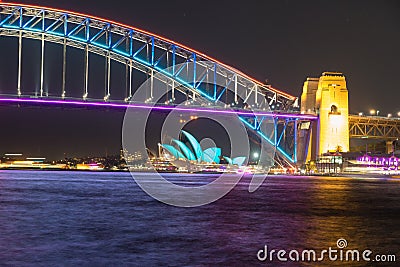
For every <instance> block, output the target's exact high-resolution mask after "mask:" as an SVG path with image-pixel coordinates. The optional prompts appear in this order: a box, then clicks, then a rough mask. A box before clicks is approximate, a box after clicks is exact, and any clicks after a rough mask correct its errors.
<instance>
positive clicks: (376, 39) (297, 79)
mask: <svg viewBox="0 0 400 267" xmlns="http://www.w3.org/2000/svg"><path fill="white" fill-rule="evenodd" d="M19 2H21V3H30V4H36V5H46V6H52V7H59V8H63V9H69V10H75V11H79V12H83V13H88V14H93V15H96V16H100V17H105V18H109V19H113V20H116V21H120V22H123V23H126V24H129V25H132V26H135V27H137V28H141V29H145V30H148V31H150V32H154V33H157V34H159V35H162V36H165V37H167V38H169V39H172V40H174V41H177V42H180V43H182V44H185V45H188V46H190V47H192V48H194V49H197V50H199V51H202V52H204V53H205V54H208V55H210V56H212V57H214V58H217V59H218V60H220V61H222V62H225V63H227V64H229V65H232V66H234V67H236V68H238V69H240V70H242V71H243V72H245V73H247V74H249V75H250V76H253V77H255V78H256V79H258V80H261V81H264V80H265V79H268V80H269V82H270V83H272V85H274V86H275V87H277V88H280V89H281V90H283V91H286V92H288V93H291V94H293V95H297V96H298V95H300V94H301V88H302V84H303V81H304V80H305V78H306V77H308V76H319V75H320V74H321V73H322V72H323V71H340V72H344V73H345V75H346V77H347V82H348V89H349V92H350V105H351V112H353V113H356V112H360V111H368V110H369V109H371V108H375V109H379V110H380V111H381V112H382V113H381V114H387V113H397V112H398V111H400V105H399V98H400V90H399V89H400V88H399V82H398V76H399V74H398V73H399V71H400V49H399V48H400V16H399V14H400V3H399V2H398V1H385V0H376V1H362V0H360V1H351V0H343V1H341V0H336V1H326V0H315V1H314V0H313V1H311V0H304V1H295V0H293V1H291V0H286V1H284V0H279V1H267V0H265V1H255V0H249V1H224V0H221V1H215V0H214V1H209V0H203V1H189V0H186V1H174V0H170V1H164V0H152V1H120V0H114V1H100V0H85V1H82V0H80V1H79V0H68V1H22V0H21V1H19ZM0 46H1V43H0ZM0 48H1V47H0ZM2 76H3V77H1V76H0V82H2V83H4V76H6V74H5V73H4V71H3V75H2ZM27 110H29V111H31V112H23V111H21V108H19V109H18V108H14V109H13V108H11V109H10V108H1V110H0V112H2V114H4V115H6V116H7V117H8V118H5V121H6V122H7V123H6V128H9V131H6V132H9V134H8V135H7V134H5V133H4V130H3V133H1V136H0V137H2V139H3V140H4V139H5V138H6V139H12V136H13V135H14V134H13V133H15V132H14V131H19V132H21V129H20V128H18V127H20V126H17V124H21V123H25V122H26V121H32V117H29V116H33V114H34V113H35V112H36V113H37V114H36V113H35V115H37V117H40V118H41V120H43V121H42V122H41V123H42V124H41V126H42V127H44V128H45V129H46V133H47V132H50V133H48V135H52V132H51V131H55V130H54V128H58V129H59V130H57V131H55V132H54V135H59V136H60V138H61V139H63V140H64V139H65V141H66V140H68V138H67V137H68V136H67V135H63V130H62V128H63V125H62V124H60V125H56V126H55V127H50V128H46V125H48V124H49V121H52V123H53V122H54V117H53V116H54V113H53V115H51V116H52V117H51V118H50V117H46V114H48V113H49V112H50V111H49V110H46V111H40V110H37V109H33V110H31V109H27ZM57 112H58V113H57ZM26 113H29V114H28V115H26ZM42 113H43V114H42ZM55 113H57V116H58V118H60V119H61V120H63V121H69V124H70V125H69V129H71V128H82V127H83V126H84V125H85V124H84V123H83V122H84V121H87V120H90V121H92V122H93V123H94V124H96V123H98V124H101V127H100V128H98V129H97V130H92V131H93V132H91V131H90V130H83V131H84V135H85V136H86V137H85V139H90V138H94V140H93V139H90V140H92V143H91V144H87V143H85V144H87V148H82V149H80V148H79V147H82V144H83V143H82V144H80V143H79V142H75V141H74V142H73V144H74V145H71V144H70V145H69V146H68V147H64V146H65V145H64V146H63V145H62V144H58V145H57V146H61V147H62V148H60V150H59V151H58V152H57V153H55V152H54V151H55V150H54V146H53V148H50V147H48V145H44V144H42V143H41V142H43V140H41V139H40V136H43V135H44V133H43V132H42V133H41V132H40V131H39V130H38V129H37V128H35V126H32V125H31V126H26V127H27V129H28V130H27V131H30V132H35V133H33V135H32V136H33V139H37V140H38V141H37V143H36V144H35V145H34V146H33V145H29V143H31V142H28V141H26V142H27V144H26V146H25V147H18V145H16V144H15V145H14V143H13V142H14V141H13V142H11V141H10V142H4V144H0V153H3V152H6V151H5V150H7V149H13V150H19V151H22V150H24V149H26V150H27V151H31V153H37V152H38V151H40V153H41V154H46V153H50V151H51V153H52V155H53V154H54V155H57V156H59V155H62V153H64V152H61V150H68V149H69V150H68V153H77V151H80V153H87V154H90V152H92V153H98V152H99V151H105V150H106V148H107V150H111V151H116V150H118V142H119V134H116V133H115V132H118V127H120V124H121V121H118V120H121V118H122V115H121V113H120V112H114V113H113V112H112V111H107V112H104V111H101V112H100V111H99V112H94V111H90V112H87V114H86V115H81V112H80V111H76V110H75V111H70V112H60V111H56V112H55ZM10 114H11V115H10ZM13 114H17V115H13ZM78 114H79V115H78ZM9 115H10V116H9ZM85 116H86V117H85ZM3 117H4V116H3ZM11 118H12V119H11ZM48 118H50V119H48ZM71 118H74V119H72V120H71ZM79 118H81V121H79ZM74 122H76V125H72V124H73V123H74ZM96 125H97V124H96ZM2 128H3V127H2ZM91 128H92V129H96V127H94V126H93V127H91ZM114 128H115V129H114ZM29 129H31V130H29ZM32 129H33V130H32ZM52 129H53V130H52ZM99 129H102V130H99ZM110 129H113V130H112V131H111V130H110ZM103 130H104V131H103ZM102 132H106V133H105V134H102ZM10 133H11V134H10ZM21 135H22V133H21ZM37 135H38V136H37ZM94 135H95V136H94ZM109 135H111V136H112V138H107V136H109ZM27 136H29V135H27ZM88 136H91V137H88ZM74 138H75V137H74ZM74 138H72V137H71V140H74ZM100 140H103V142H102V143H101V144H102V145H99V144H100ZM110 140H112V141H110ZM54 142H55V141H54ZM103 143H104V145H103ZM12 144H13V145H12ZM74 146H76V149H75V148H74V149H72V147H74ZM90 146H95V149H94V150H93V149H91V148H90ZM2 147H3V148H2ZM28 147H29V148H28ZM89 151H90V152H89Z"/></svg>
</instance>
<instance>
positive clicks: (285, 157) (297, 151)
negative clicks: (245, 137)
mask: <svg viewBox="0 0 400 267" xmlns="http://www.w3.org/2000/svg"><path fill="white" fill-rule="evenodd" d="M240 120H241V121H242V122H243V123H244V124H245V125H246V126H247V127H248V128H249V129H251V130H252V131H253V132H255V133H257V135H258V136H259V137H260V138H262V139H263V140H264V141H266V142H267V143H268V144H269V145H271V146H273V147H274V148H275V151H276V153H277V154H276V162H277V164H278V165H281V166H282V167H288V166H289V167H292V168H295V167H296V165H297V166H298V165H301V164H303V163H305V160H306V157H307V152H308V142H309V139H310V134H311V129H312V123H313V122H314V120H304V119H299V118H294V117H293V118H291V117H288V116H285V115H282V116H279V114H277V115H276V116H274V117H273V118H269V117H263V116H254V117H247V116H241V117H240ZM263 124H268V125H267V126H265V125H263Z"/></svg>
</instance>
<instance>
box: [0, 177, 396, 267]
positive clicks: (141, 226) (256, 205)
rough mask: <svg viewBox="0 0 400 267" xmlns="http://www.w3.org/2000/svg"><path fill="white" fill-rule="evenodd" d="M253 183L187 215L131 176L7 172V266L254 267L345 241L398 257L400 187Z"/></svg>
mask: <svg viewBox="0 0 400 267" xmlns="http://www.w3.org/2000/svg"><path fill="white" fill-rule="evenodd" d="M168 178H169V179H170V180H172V181H174V182H176V183H183V184H185V183H186V184H190V185H193V183H195V182H196V179H198V180H200V183H199V185H201V184H204V181H207V179H208V180H210V181H211V180H213V179H215V177H210V176H207V177H205V176H201V175H197V176H190V177H185V176H182V175H169V177H168ZM149 179H151V177H150V178H149ZM248 183H249V180H248V179H246V178H244V179H243V180H242V181H241V183H239V185H238V186H237V187H236V188H235V189H234V190H233V191H232V192H231V193H229V194H228V195H227V196H226V197H224V198H223V199H221V200H219V201H217V202H215V203H213V204H210V205H208V206H204V207H200V208H192V209H185V208H175V207H170V206H167V205H165V204H162V203H159V202H157V201H155V200H153V199H152V198H151V197H149V196H147V195H146V194H145V193H143V192H142V191H141V189H140V188H139V187H138V186H137V185H136V184H135V183H134V181H133V180H132V178H131V177H130V176H129V174H128V173H81V172H22V171H21V172H20V171H18V172H16V171H14V172H6V171H2V172H0V229H1V230H0V233H1V237H0V264H2V265H4V264H6V265H45V266H50V265H86V266H88V265H90V266H93V265H102V266H105V265H132V266H154V265H170V266H182V265H196V266H199V265H208V266H210V265H213V266H215V265H221V266H231V265H235V266H246V265H254V264H259V262H258V261H257V257H256V254H257V251H258V250H260V249H261V248H263V246H264V245H268V246H269V247H270V248H271V249H272V248H275V249H285V250H291V249H297V250H302V249H315V250H322V249H327V248H328V247H336V241H337V239H339V238H345V239H346V240H347V241H348V243H349V249H357V248H358V249H362V250H363V249H371V250H373V251H374V252H376V253H382V254H385V253H387V254H388V253H391V254H397V256H400V251H399V249H400V238H399V237H400V208H399V203H400V187H399V185H400V184H399V183H398V180H396V179H394V180H391V179H349V178H336V177H335V178H326V177H313V178H304V177H284V176H280V177H276V176H274V177H268V179H267V181H266V182H265V183H264V185H263V186H262V187H261V188H260V189H259V190H258V191H256V192H255V193H252V194H251V193H249V192H248ZM398 260H400V259H398ZM336 264H337V265H339V263H336ZM274 265H277V263H276V262H275V263H274ZM291 265H292V266H299V265H300V263H293V264H291ZM303 265H305V266H315V264H312V263H310V264H306V263H303ZM332 265H334V264H333V263H331V262H329V263H326V266H332ZM363 265H364V264H360V265H359V266H363ZM285 266H288V265H285ZM289 266H290V265H289ZM393 266H396V265H393Z"/></svg>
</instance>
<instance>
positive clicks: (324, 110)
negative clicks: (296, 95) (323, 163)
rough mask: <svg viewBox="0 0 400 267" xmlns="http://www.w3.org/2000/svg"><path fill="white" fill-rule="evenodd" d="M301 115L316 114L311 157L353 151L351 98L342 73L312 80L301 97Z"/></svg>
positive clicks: (325, 75) (305, 85) (309, 80)
mask: <svg viewBox="0 0 400 267" xmlns="http://www.w3.org/2000/svg"><path fill="white" fill-rule="evenodd" d="M301 104H302V106H301V112H302V113H303V114H306V113H309V114H310V113H314V114H315V113H316V114H317V115H318V116H319V123H318V125H317V126H315V127H314V129H313V135H312V142H311V149H310V150H309V151H310V153H309V158H314V159H315V158H316V157H317V156H320V155H323V154H325V153H329V152H348V151H349V147H350V144H349V95H348V90H347V85H346V78H345V76H344V75H343V74H342V73H338V72H324V73H323V74H322V76H321V77H320V78H319V79H316V78H308V79H307V81H306V82H305V83H304V88H303V94H302V97H301Z"/></svg>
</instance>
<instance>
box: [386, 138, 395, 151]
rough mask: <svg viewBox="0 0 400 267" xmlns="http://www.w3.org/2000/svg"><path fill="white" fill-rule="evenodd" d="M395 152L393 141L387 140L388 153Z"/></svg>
mask: <svg viewBox="0 0 400 267" xmlns="http://www.w3.org/2000/svg"><path fill="white" fill-rule="evenodd" d="M393 152H394V145H393V141H386V153H387V154H392V153H393Z"/></svg>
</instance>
